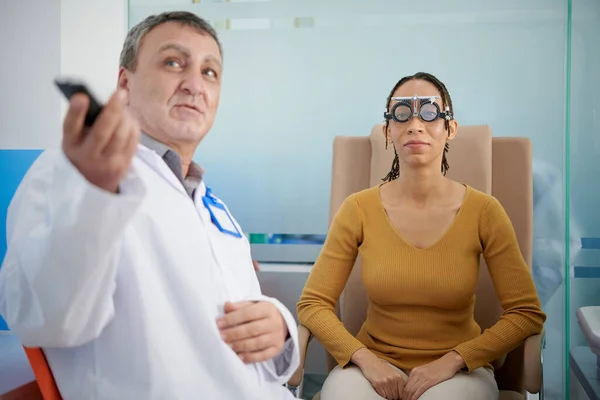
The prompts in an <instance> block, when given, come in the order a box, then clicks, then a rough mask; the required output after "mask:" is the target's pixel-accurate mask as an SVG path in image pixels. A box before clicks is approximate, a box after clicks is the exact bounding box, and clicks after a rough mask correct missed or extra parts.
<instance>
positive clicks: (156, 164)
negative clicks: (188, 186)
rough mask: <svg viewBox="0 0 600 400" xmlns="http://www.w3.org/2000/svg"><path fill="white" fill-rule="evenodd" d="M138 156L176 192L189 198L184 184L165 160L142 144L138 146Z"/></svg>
mask: <svg viewBox="0 0 600 400" xmlns="http://www.w3.org/2000/svg"><path fill="white" fill-rule="evenodd" d="M137 156H138V157H139V158H140V159H141V160H142V161H144V162H145V163H146V164H148V166H149V167H150V168H151V169H152V170H153V171H154V172H156V173H157V174H159V175H160V176H162V177H163V179H164V180H166V181H167V182H168V183H169V184H170V185H171V186H173V187H174V188H175V189H176V190H178V191H179V192H181V193H182V194H183V195H184V196H186V197H189V196H188V194H187V192H186V190H185V188H184V187H183V184H182V183H181V181H180V180H179V179H177V177H176V176H175V174H174V173H173V171H171V169H170V168H169V166H168V165H167V164H166V163H165V162H164V160H163V159H162V158H161V157H159V155H158V154H156V152H154V151H152V150H150V149H149V148H148V147H146V146H144V145H142V144H140V145H138V151H137Z"/></svg>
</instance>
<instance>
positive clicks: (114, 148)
mask: <svg viewBox="0 0 600 400" xmlns="http://www.w3.org/2000/svg"><path fill="white" fill-rule="evenodd" d="M88 106H89V98H88V97H87V96H86V95H84V94H76V95H74V96H73V97H71V101H70V102H69V109H68V111H67V115H66V116H65V119H64V121H63V140H62V148H63V151H64V153H65V155H66V156H67V158H68V159H69V161H71V163H72V164H73V165H74V166H75V167H76V168H77V169H78V170H79V172H80V173H81V174H82V175H83V176H84V177H85V178H86V179H87V180H88V181H89V182H90V183H91V184H93V185H95V186H97V187H99V188H101V189H104V190H106V191H108V192H112V193H116V192H117V190H118V187H119V183H120V182H121V180H122V179H123V178H124V177H125V174H126V173H127V170H128V169H129V166H130V165H131V160H132V159H133V156H134V154H135V152H136V150H137V145H138V141H139V136H140V129H139V126H138V123H137V121H136V120H135V119H134V118H133V117H132V116H131V115H130V114H129V111H128V110H127V108H126V93H125V92H123V91H122V90H117V91H116V92H115V93H114V94H113V96H112V97H111V98H110V100H109V101H108V103H107V104H106V105H105V106H104V108H103V109H102V112H101V113H100V115H99V116H98V118H97V119H96V121H95V122H94V125H93V126H92V127H90V128H87V127H85V126H84V121H85V115H86V113H87V110H88Z"/></svg>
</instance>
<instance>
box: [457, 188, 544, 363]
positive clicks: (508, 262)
mask: <svg viewBox="0 0 600 400" xmlns="http://www.w3.org/2000/svg"><path fill="white" fill-rule="evenodd" d="M479 235H480V240H481V243H482V247H483V256H484V258H485V260H486V263H487V266H488V270H489V272H490V276H491V278H492V281H493V283H494V288H495V290H496V294H497V295H498V298H499V299H500V303H501V305H502V308H503V310H504V312H503V313H502V316H501V317H500V319H499V320H498V322H496V324H494V325H493V326H492V327H490V328H489V329H486V330H485V331H484V332H483V333H482V334H481V335H480V336H478V337H477V338H475V339H473V340H470V341H468V342H465V343H462V344H460V345H459V346H457V347H456V348H455V349H454V351H456V352H457V353H459V354H460V355H461V357H462V358H463V359H464V361H465V364H466V368H467V370H468V371H473V370H474V369H476V368H479V367H481V366H483V365H485V364H487V363H489V362H491V361H492V360H495V359H497V358H499V357H500V356H502V355H504V354H506V353H508V352H510V351H512V350H513V349H515V348H516V347H517V346H519V344H521V343H522V342H523V341H524V340H525V339H527V338H528V337H530V336H532V335H535V334H538V333H540V332H541V331H542V328H543V324H544V321H545V320H546V315H545V314H544V312H543V311H542V309H541V307H540V300H539V298H538V295H537V292H536V289H535V286H534V283H533V278H532V276H531V273H530V271H529V268H528V267H527V263H526V262H525V260H524V258H523V255H522V254H521V250H520V249H519V244H518V242H517V237H516V234H515V231H514V228H513V226H512V223H511V221H510V219H509V217H508V215H507V214H506V212H505V210H504V208H503V207H502V205H501V204H500V202H498V200H496V199H495V198H493V197H492V198H491V199H490V200H489V201H488V203H487V204H486V205H485V208H484V210H483V214H482V216H481V219H480V226H479Z"/></svg>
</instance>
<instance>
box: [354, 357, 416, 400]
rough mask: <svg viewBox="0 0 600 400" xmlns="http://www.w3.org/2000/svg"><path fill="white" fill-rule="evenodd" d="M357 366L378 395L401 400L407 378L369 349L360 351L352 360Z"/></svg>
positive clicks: (391, 399) (388, 399)
mask: <svg viewBox="0 0 600 400" xmlns="http://www.w3.org/2000/svg"><path fill="white" fill-rule="evenodd" d="M350 360H351V361H352V362H353V363H354V364H356V365H357V366H358V367H359V368H360V370H361V371H362V373H363V375H364V376H365V378H367V380H368V381H369V382H371V386H373V389H375V391H376V392H377V394H378V395H380V396H381V397H383V398H385V399H387V400H400V399H404V397H402V395H403V392H404V385H405V383H406V380H405V379H406V378H405V376H404V375H403V374H402V373H401V372H400V371H398V370H397V369H395V368H394V367H392V366H391V365H390V364H388V363H386V362H385V361H383V360H382V359H380V358H379V357H377V356H376V355H375V354H374V353H373V352H371V351H370V350H369V349H367V348H364V347H363V348H362V349H358V350H357V351H355V352H354V354H353V355H352V357H351V359H350Z"/></svg>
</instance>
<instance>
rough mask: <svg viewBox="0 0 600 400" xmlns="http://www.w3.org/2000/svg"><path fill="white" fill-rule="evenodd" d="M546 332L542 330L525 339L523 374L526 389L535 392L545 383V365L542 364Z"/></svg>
mask: <svg viewBox="0 0 600 400" xmlns="http://www.w3.org/2000/svg"><path fill="white" fill-rule="evenodd" d="M545 337H546V332H545V331H544V330H542V333H540V334H539V335H533V336H531V337H528V338H527V340H525V346H524V351H523V353H524V354H523V364H524V365H523V375H524V383H525V390H527V391H528V392H529V393H532V394H535V393H539V392H540V390H542V385H543V384H544V379H543V374H544V371H543V365H542V348H543V346H544V340H545Z"/></svg>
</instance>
